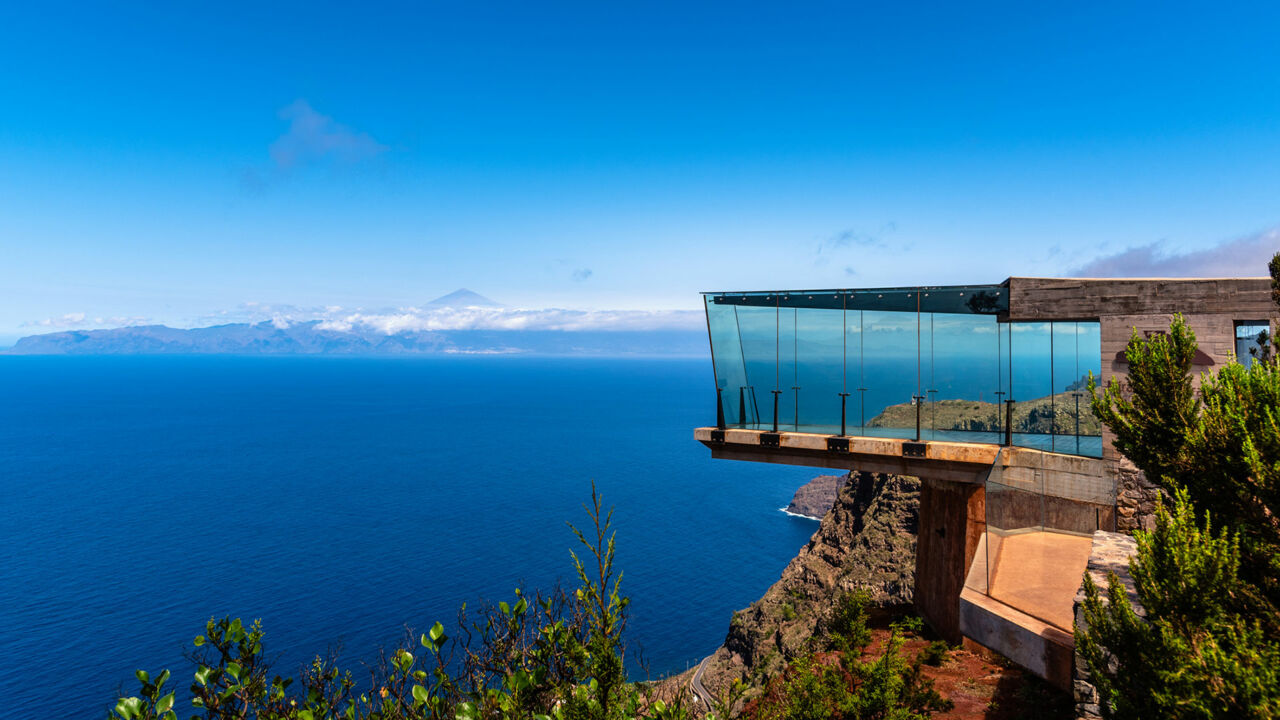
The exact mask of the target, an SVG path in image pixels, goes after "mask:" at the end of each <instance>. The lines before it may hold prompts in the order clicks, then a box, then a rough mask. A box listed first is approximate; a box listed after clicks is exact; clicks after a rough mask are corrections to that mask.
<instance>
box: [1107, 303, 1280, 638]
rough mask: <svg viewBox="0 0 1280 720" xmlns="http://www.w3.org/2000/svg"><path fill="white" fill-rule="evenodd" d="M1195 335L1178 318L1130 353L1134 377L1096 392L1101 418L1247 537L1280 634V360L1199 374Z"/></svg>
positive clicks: (1155, 477) (1170, 484) (1151, 474)
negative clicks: (1196, 380) (1194, 372)
mask: <svg viewBox="0 0 1280 720" xmlns="http://www.w3.org/2000/svg"><path fill="white" fill-rule="evenodd" d="M1196 349H1197V346H1196V338H1195V333H1193V332H1192V331H1191V329H1190V328H1189V327H1187V324H1186V322H1185V321H1184V320H1183V318H1182V316H1180V315H1178V316H1175V317H1174V319H1173V324H1172V326H1171V327H1170V330H1169V333H1168V334H1167V335H1165V334H1158V335H1153V336H1151V337H1150V338H1147V339H1145V340H1144V339H1142V338H1140V337H1139V336H1138V335H1137V333H1136V332H1135V334H1134V337H1133V339H1132V340H1131V342H1130V343H1129V346H1128V348H1127V349H1126V350H1125V356H1126V358H1127V359H1128V361H1129V377H1128V380H1127V381H1126V382H1124V383H1121V382H1120V381H1119V380H1117V379H1115V378H1113V379H1112V380H1111V382H1110V383H1108V385H1107V386H1106V388H1105V389H1104V390H1103V391H1102V392H1101V393H1099V392H1097V385H1096V383H1095V382H1094V381H1093V379H1092V378H1091V379H1090V384H1089V387H1090V392H1091V393H1092V408H1093V412H1094V414H1096V415H1097V416H1098V417H1099V419H1101V420H1102V422H1103V423H1105V424H1106V426H1107V427H1108V428H1109V429H1110V430H1111V431H1112V432H1113V433H1115V446H1116V449H1118V450H1119V451H1120V452H1122V453H1124V455H1125V456H1126V457H1128V458H1129V459H1130V460H1131V461H1133V463H1134V464H1135V465H1136V466H1137V467H1138V468H1139V469H1141V470H1142V471H1143V472H1144V473H1145V474H1146V476H1147V479H1148V480H1150V481H1151V482H1153V483H1156V484H1157V485H1159V486H1160V487H1162V488H1164V489H1165V490H1166V491H1168V492H1169V493H1173V492H1176V491H1177V490H1179V489H1182V488H1185V489H1186V491H1187V494H1188V498H1189V500H1190V502H1191V504H1192V506H1193V507H1194V508H1195V510H1196V512H1198V513H1200V514H1202V515H1204V514H1206V513H1208V514H1212V515H1213V517H1215V518H1217V520H1218V522H1220V523H1222V524H1223V525H1224V526H1227V527H1231V528H1233V529H1234V530H1235V531H1236V532H1238V533H1239V535H1240V538H1239V540H1240V552H1241V563H1240V576H1241V578H1242V579H1243V580H1244V581H1245V583H1246V585H1245V586H1244V587H1242V590H1241V592H1244V593H1246V594H1247V595H1248V596H1249V597H1250V599H1251V600H1252V601H1253V602H1254V603H1255V605H1256V607H1255V608H1254V612H1255V613H1256V614H1257V615H1258V616H1259V618H1260V619H1261V620H1262V621H1263V622H1264V623H1267V624H1269V625H1271V626H1272V630H1274V631H1276V632H1277V633H1280V622H1276V620H1277V618H1280V613H1278V609H1280V364H1277V363H1275V362H1254V363H1251V364H1250V365H1249V366H1248V367H1244V366H1243V365H1240V364H1239V363H1228V364H1227V365H1225V366H1223V367H1222V369H1221V370H1219V371H1218V372H1217V373H1216V374H1214V373H1206V374H1204V375H1202V376H1201V378H1200V392H1199V394H1198V395H1197V393H1196V392H1195V389H1194V385H1193V383H1192V378H1191V374H1190V371H1191V360H1192V358H1193V357H1194V356H1195V352H1196Z"/></svg>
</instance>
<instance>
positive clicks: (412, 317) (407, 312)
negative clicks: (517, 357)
mask: <svg viewBox="0 0 1280 720" xmlns="http://www.w3.org/2000/svg"><path fill="white" fill-rule="evenodd" d="M702 322H703V317H702V313H701V312H698V311H695V310H655V311H648V310H563V309H557V308H551V309H543V310H529V309H520V308H489V307H485V308H481V307H468V308H449V307H446V308H430V309H419V308H401V309H399V310H397V311H393V312H382V313H378V312H372V313H360V312H357V313H351V314H348V315H343V316H339V317H332V318H326V319H325V320H324V321H323V322H321V323H320V325H319V326H318V327H319V328H320V329H324V330H335V331H340V332H349V331H351V330H354V329H364V330H370V331H374V332H378V333H382V334H384V335H394V334H396V333H399V332H405V331H443V330H557V331H565V332H581V331H588V330H613V331H636V330H693V329H697V328H698V327H700V326H701V324H702Z"/></svg>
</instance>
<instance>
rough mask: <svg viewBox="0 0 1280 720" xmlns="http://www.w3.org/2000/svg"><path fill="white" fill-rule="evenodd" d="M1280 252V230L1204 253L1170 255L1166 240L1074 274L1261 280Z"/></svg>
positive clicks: (1093, 263) (1104, 259) (1095, 262)
mask: <svg viewBox="0 0 1280 720" xmlns="http://www.w3.org/2000/svg"><path fill="white" fill-rule="evenodd" d="M1278 251H1280V228H1277V229H1272V230H1267V231H1265V232H1261V233H1258V234H1256V235H1249V236H1246V237H1242V238H1236V239H1234V240H1225V241H1223V242H1220V243H1218V244H1217V245H1214V246H1212V247H1209V248H1205V249H1203V250H1191V251H1188V252H1182V253H1179V252H1170V251H1169V250H1168V248H1167V247H1166V246H1165V243H1164V242H1162V241H1157V242H1153V243H1148V244H1146V245H1135V246H1134V247H1131V248H1129V249H1128V250H1124V251H1122V252H1118V253H1115V254H1113V255H1105V256H1103V257H1100V258H1096V259H1094V260H1092V261H1090V262H1088V263H1085V264H1084V265H1082V266H1080V267H1079V268H1076V269H1075V270H1073V271H1071V274H1072V275H1074V276H1078V277H1258V276H1262V275H1266V274H1267V261H1269V260H1270V259H1271V257H1272V255H1274V254H1275V253H1276V252H1278Z"/></svg>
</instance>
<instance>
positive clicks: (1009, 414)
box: [1004, 398, 1014, 446]
mask: <svg viewBox="0 0 1280 720" xmlns="http://www.w3.org/2000/svg"><path fill="white" fill-rule="evenodd" d="M1013 402H1014V401H1013V399H1012V398H1010V399H1008V400H1005V401H1004V444H1005V445H1006V446H1008V445H1013Z"/></svg>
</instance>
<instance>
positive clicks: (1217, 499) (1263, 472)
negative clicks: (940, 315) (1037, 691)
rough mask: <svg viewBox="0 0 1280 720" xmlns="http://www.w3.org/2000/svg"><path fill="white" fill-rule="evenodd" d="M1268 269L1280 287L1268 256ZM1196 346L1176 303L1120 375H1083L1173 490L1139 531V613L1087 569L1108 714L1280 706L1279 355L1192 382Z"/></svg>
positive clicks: (1084, 640) (1086, 640)
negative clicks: (1168, 505)
mask: <svg viewBox="0 0 1280 720" xmlns="http://www.w3.org/2000/svg"><path fill="white" fill-rule="evenodd" d="M1271 269H1272V272H1273V277H1276V278H1277V280H1276V283H1275V285H1274V286H1275V287H1277V288H1280V275H1278V273H1280V255H1277V259H1276V260H1273V261H1272V266H1271ZM1276 297H1277V301H1278V302H1280V295H1277V296H1276ZM1196 349H1197V347H1196V339H1195V334H1194V333H1193V332H1192V331H1191V329H1190V328H1189V327H1187V325H1186V322H1185V321H1184V320H1183V318H1182V317H1181V316H1175V317H1174V320H1173V323H1172V326H1171V327H1170V331H1169V333H1168V334H1167V335H1164V334H1157V335H1153V336H1151V337H1149V338H1146V339H1143V338H1140V337H1139V336H1138V335H1137V333H1136V332H1135V333H1134V336H1133V338H1132V340H1131V341H1130V344H1129V347H1128V348H1127V349H1126V352H1125V355H1126V359H1127V360H1128V361H1129V377H1128V380H1127V381H1126V382H1124V383H1121V382H1119V381H1118V380H1115V379H1112V381H1111V382H1110V383H1109V384H1108V385H1107V387H1106V388H1105V389H1104V390H1103V391H1102V392H1101V393H1099V392H1098V391H1097V386H1096V383H1095V381H1094V379H1093V378H1092V377H1091V378H1090V392H1091V394H1092V408H1093V411H1094V413H1095V414H1096V415H1097V416H1098V418H1099V419H1101V420H1102V422H1103V423H1104V424H1106V426H1107V427H1108V428H1109V429H1110V430H1111V431H1112V432H1113V433H1115V446H1116V448H1117V449H1118V450H1120V451H1121V452H1122V453H1124V454H1125V456H1127V457H1128V458H1129V459H1130V460H1132V461H1133V463H1134V464H1135V465H1137V467H1138V468H1139V469H1141V470H1142V471H1143V472H1144V473H1145V474H1146V476H1147V478H1148V479H1149V480H1151V481H1152V482H1154V483H1156V484H1157V485H1159V486H1160V487H1162V488H1163V489H1165V490H1166V491H1167V492H1168V493H1170V494H1171V495H1172V496H1173V497H1174V499H1175V504H1174V508H1173V512H1172V513H1170V512H1168V511H1167V510H1166V509H1165V508H1164V506H1163V504H1161V506H1160V507H1159V508H1158V510H1157V516H1156V527H1155V530H1154V531H1153V532H1151V533H1144V532H1139V533H1137V538H1138V554H1137V556H1136V557H1135V558H1134V559H1133V561H1132V562H1131V564H1130V568H1131V572H1132V575H1133V578H1134V582H1135V586H1136V591H1137V596H1138V600H1139V603H1140V605H1141V606H1142V607H1143V608H1144V612H1145V616H1144V617H1140V616H1139V615H1138V614H1137V612H1136V611H1135V610H1134V608H1133V606H1132V604H1131V603H1130V602H1129V598H1128V596H1127V595H1126V593H1125V591H1124V589H1123V587H1122V586H1121V585H1120V584H1119V583H1118V580H1117V579H1116V578H1115V577H1114V576H1112V577H1111V578H1110V579H1109V585H1108V590H1107V593H1106V600H1107V602H1103V597H1102V593H1101V592H1100V591H1099V590H1098V588H1097V587H1095V585H1094V583H1093V582H1092V579H1091V578H1089V577H1086V578H1085V591H1086V602H1085V607H1084V617H1085V620H1086V623H1085V626H1084V627H1077V628H1076V644H1077V647H1078V648H1079V649H1080V652H1081V654H1082V655H1083V656H1084V658H1085V659H1086V661H1087V663H1088V666H1089V670H1090V673H1091V675H1092V678H1093V682H1094V684H1095V686H1096V687H1097V688H1098V691H1099V695H1100V699H1101V705H1100V708H1101V710H1102V712H1103V714H1104V715H1105V716H1107V717H1116V718H1219V717H1220V718H1236V717H1241V718H1248V717H1259V718H1263V717H1278V716H1280V611H1278V610H1277V609H1278V608H1280V422H1278V420H1280V364H1277V363H1276V362H1275V361H1273V360H1261V361H1258V362H1252V363H1250V365H1249V366H1248V367H1245V366H1243V365H1241V364H1238V363H1228V364H1227V365H1225V366H1223V367H1222V368H1221V369H1220V370H1219V371H1218V372H1217V373H1216V374H1212V373H1206V374H1204V375H1202V376H1201V378H1200V388H1199V393H1198V394H1197V392H1196V391H1195V386H1194V383H1193V382H1192V378H1191V375H1190V370H1191V361H1192V358H1193V357H1194V355H1195V352H1196ZM1211 521H1212V523H1217V524H1219V525H1221V526H1222V527H1224V528H1226V529H1224V530H1223V531H1221V532H1219V533H1217V534H1214V533H1213V532H1212V528H1213V525H1212V524H1211Z"/></svg>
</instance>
